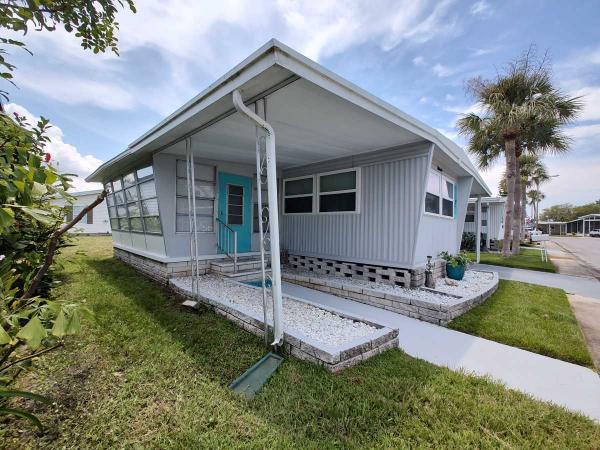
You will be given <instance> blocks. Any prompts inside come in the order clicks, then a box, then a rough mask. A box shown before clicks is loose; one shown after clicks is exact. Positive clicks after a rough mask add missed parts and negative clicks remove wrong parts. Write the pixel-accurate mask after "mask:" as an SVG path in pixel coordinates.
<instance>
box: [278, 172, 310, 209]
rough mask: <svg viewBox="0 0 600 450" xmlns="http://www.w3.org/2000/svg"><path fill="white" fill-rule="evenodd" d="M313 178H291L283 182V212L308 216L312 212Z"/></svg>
mask: <svg viewBox="0 0 600 450" xmlns="http://www.w3.org/2000/svg"><path fill="white" fill-rule="evenodd" d="M313 193H314V177H312V176H310V177H303V178H292V179H289V180H284V181H283V196H284V199H283V212H284V213H285V214H310V213H312V212H313V203H314V201H313Z"/></svg>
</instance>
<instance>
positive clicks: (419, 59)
mask: <svg viewBox="0 0 600 450" xmlns="http://www.w3.org/2000/svg"><path fill="white" fill-rule="evenodd" d="M412 62H413V64H414V65H415V66H423V65H425V58H423V57H422V56H415V57H414V58H413V60H412Z"/></svg>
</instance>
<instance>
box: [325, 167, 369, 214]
mask: <svg viewBox="0 0 600 450" xmlns="http://www.w3.org/2000/svg"><path fill="white" fill-rule="evenodd" d="M345 172H354V173H356V175H355V176H356V187H355V188H354V189H344V190H341V191H325V192H321V177H324V176H327V175H335V174H338V173H345ZM360 174H361V170H360V167H353V168H351V169H341V170H333V171H331V172H323V173H319V174H317V176H316V177H315V178H316V185H317V194H316V195H317V199H316V205H315V206H316V213H317V214H321V215H332V214H360V193H361V184H360V178H361V176H360ZM351 192H354V193H356V202H355V204H354V211H324V212H321V211H320V206H321V196H322V195H335V194H347V193H351Z"/></svg>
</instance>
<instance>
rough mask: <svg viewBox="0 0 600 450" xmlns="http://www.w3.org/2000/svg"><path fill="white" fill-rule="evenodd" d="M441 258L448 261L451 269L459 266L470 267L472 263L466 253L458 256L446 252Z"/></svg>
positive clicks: (442, 253)
mask: <svg viewBox="0 0 600 450" xmlns="http://www.w3.org/2000/svg"><path fill="white" fill-rule="evenodd" d="M439 256H440V258H442V259H443V260H444V261H446V264H447V265H448V266H450V267H457V266H465V267H466V266H468V265H469V263H471V258H469V255H467V254H466V253H465V252H459V253H457V254H456V255H451V254H450V253H448V252H446V251H444V252H441V253H440V254H439Z"/></svg>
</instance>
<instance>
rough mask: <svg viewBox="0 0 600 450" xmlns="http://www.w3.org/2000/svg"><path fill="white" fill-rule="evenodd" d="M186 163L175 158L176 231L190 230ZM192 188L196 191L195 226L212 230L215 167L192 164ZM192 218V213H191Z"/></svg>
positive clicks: (200, 230)
mask: <svg viewBox="0 0 600 450" xmlns="http://www.w3.org/2000/svg"><path fill="white" fill-rule="evenodd" d="M186 170H187V164H186V162H185V161H184V160H177V168H176V175H177V176H176V179H175V184H176V185H175V194H176V198H175V202H176V205H175V206H176V208H175V214H176V217H175V229H176V231H178V232H189V231H190V211H191V209H190V208H192V209H193V205H190V203H189V202H188V190H187V189H188V183H187V174H186ZM193 184H194V189H195V193H196V211H195V212H196V227H197V230H198V231H199V232H212V231H214V208H215V191H216V168H215V166H211V165H205V164H194V183H193ZM192 219H193V215H192Z"/></svg>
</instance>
